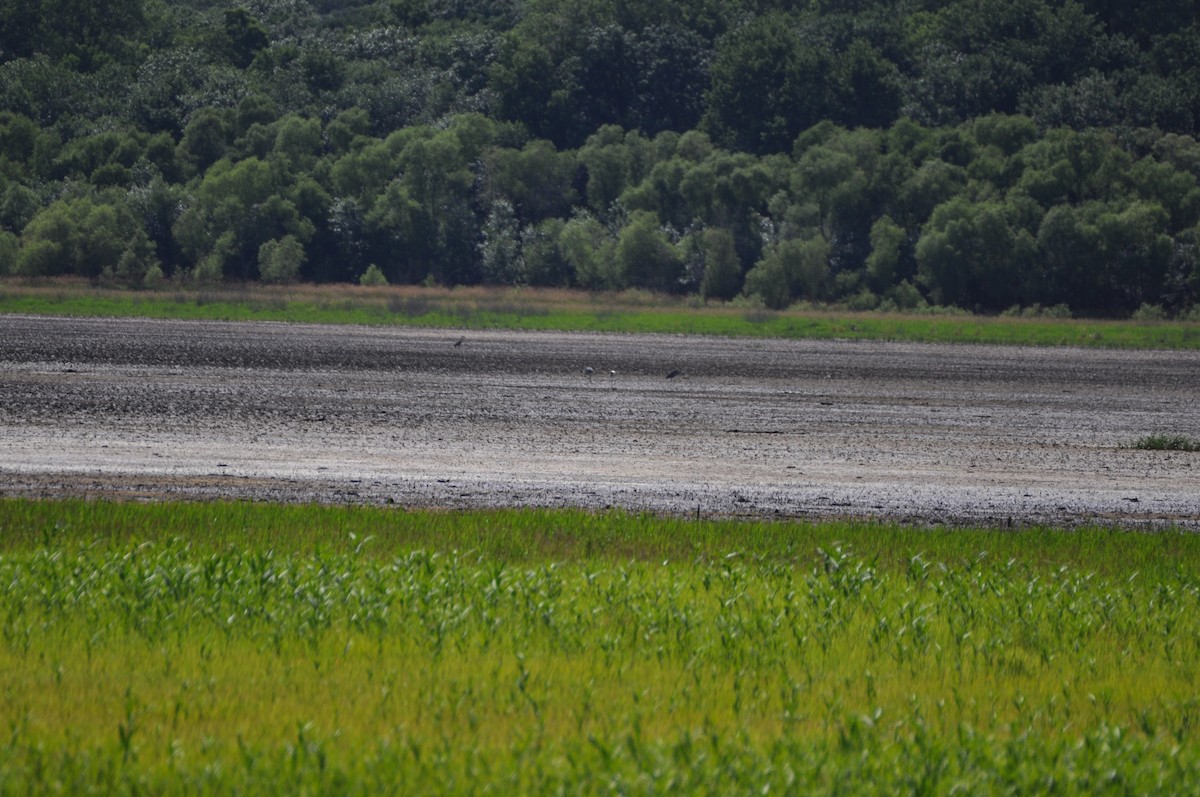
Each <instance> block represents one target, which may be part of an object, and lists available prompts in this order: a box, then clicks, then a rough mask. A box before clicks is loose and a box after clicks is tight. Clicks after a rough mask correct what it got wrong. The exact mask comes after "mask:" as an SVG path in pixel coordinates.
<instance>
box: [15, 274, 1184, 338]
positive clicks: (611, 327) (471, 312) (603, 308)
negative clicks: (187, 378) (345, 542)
mask: <svg viewBox="0 0 1200 797" xmlns="http://www.w3.org/2000/svg"><path fill="white" fill-rule="evenodd" d="M0 313H26V314H33V315H69V316H80V317H84V316H91V317H109V318H118V317H124V318H176V319H194V320H210V321H280V322H294V323H315V324H365V325H372V326H376V325H377V326H422V327H442V328H453V329H526V330H556V331H564V332H623V333H662V334H691V335H722V336H728V337H774V338H793V339H801V338H808V339H826V340H828V339H841V340H883V341H888V340H893V341H912V342H922V343H988V344H1008V345H1017V346H1086V347H1104V348H1128V349H1196V348H1200V321H1168V320H1165V319H1162V318H1161V317H1159V316H1157V314H1154V315H1152V316H1151V317H1140V318H1138V319H1133V320H1123V321H1115V320H1090V321H1089V320H1072V319H1069V318H1061V317H1059V313H1057V312H1056V311H1054V310H1053V309H1050V310H1048V311H1047V310H1042V309H1039V308H1030V309H1027V310H1026V311H1023V312H1013V313H1006V314H1002V315H1000V316H980V315H972V314H969V313H965V312H963V311H961V310H957V309H955V308H943V307H925V308H923V309H922V310H920V311H907V312H881V311H859V312H854V311H850V310H847V309H846V308H845V307H844V306H840V307H839V306H837V305H805V304H798V305H793V306H792V307H791V308H789V309H786V310H770V309H767V308H764V307H762V306H761V305H760V304H758V303H740V302H732V303H726V302H703V301H701V300H700V299H699V298H698V297H681V296H670V295H665V294H654V293H649V292H646V291H638V290H631V291H622V292H615V293H614V292H602V293H587V292H582V291H566V290H561V289H547V288H496V287H486V286H475V287H458V288H436V287H435V288H425V287H415V286H407V287H405V286H373V287H366V286H351V285H343V286H332V285H287V286H280V285H260V284H244V285H229V284H226V285H211V286H207V287H201V286H192V287H189V288H187V289H172V288H170V287H168V286H160V289H157V290H145V289H143V290H139V291H127V290H119V289H111V288H102V287H95V286H90V285H88V284H86V283H81V282H79V281H68V282H63V281H61V280H53V281H50V282H44V281H37V282H33V283H30V282H27V281H24V280H22V281H14V280H9V281H0Z"/></svg>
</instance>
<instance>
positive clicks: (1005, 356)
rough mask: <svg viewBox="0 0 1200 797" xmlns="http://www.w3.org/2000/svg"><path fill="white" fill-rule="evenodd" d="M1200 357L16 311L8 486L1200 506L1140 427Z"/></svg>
mask: <svg viewBox="0 0 1200 797" xmlns="http://www.w3.org/2000/svg"><path fill="white" fill-rule="evenodd" d="M460 338H462V339H463V342H462V345H459V346H455V345H454V344H455V343H456V342H457V341H458V340H459V339H460ZM588 367H591V368H593V370H594V374H592V375H590V376H589V375H587V374H585V368H588ZM675 370H677V371H678V372H679V374H678V376H676V377H675V378H673V379H667V378H666V375H667V374H668V373H670V372H671V371H675ZM610 372H615V373H610ZM1198 376H1200V353H1196V352H1162V351H1150V352H1137V351H1112V350H1087V349H1072V348H1051V349H1041V348H1036V349H1035V348H1015V347H999V346H968V345H961V346H958V345H956V346H945V345H921V344H898V343H863V342H838V341H833V342H818V341H783V340H744V339H741V340H734V339H725V338H707V337H684V336H645V335H598V334H568V333H529V332H499V331H497V332H469V333H466V334H465V336H464V334H463V333H462V332H461V331H447V330H418V329H400V328H365V327H334V326H310V325H292V324H258V323H255V324H245V323H214V322H180V321H148V320H92V319H57V318H42V317H28V316H0V495H64V494H68V495H90V496H105V497H118V496H125V497H134V498H147V499H153V498H160V497H178V498H217V497H231V498H245V499H251V500H260V499H261V500H285V501H311V500H315V501H325V502H343V501H349V502H356V503H358V502H361V503H395V504H399V505H410V506H416V505H419V506H448V507H479V506H483V507H486V506H582V507H606V506H621V507H626V508H630V509H636V510H648V511H655V512H668V513H678V514H686V515H691V514H694V513H695V512H696V511H697V509H699V510H700V511H701V512H702V513H704V514H707V515H745V516H764V517H776V516H789V517H791V516H798V517H823V516H835V515H837V516H858V517H878V518H885V519H898V520H904V521H911V522H918V523H930V522H944V523H954V524H960V523H965V524H975V523H987V524H1001V525H1007V524H1009V523H1011V524H1013V525H1026V524H1030V523H1045V524H1052V525H1066V526H1073V525H1080V524H1090V523H1104V524H1117V525H1122V526H1131V527H1145V526H1161V525H1178V526H1183V527H1187V528H1200V454H1196V453H1187V452H1156V451H1138V450H1133V449H1130V448H1128V444H1130V443H1131V442H1133V441H1134V440H1136V439H1137V438H1138V437H1141V436H1143V435H1145V434H1149V433H1155V432H1168V433H1172V434H1176V433H1177V434H1185V435H1188V436H1190V437H1194V438H1200V396H1198V395H1197V391H1196V389H1195V384H1196V382H1197V377H1198Z"/></svg>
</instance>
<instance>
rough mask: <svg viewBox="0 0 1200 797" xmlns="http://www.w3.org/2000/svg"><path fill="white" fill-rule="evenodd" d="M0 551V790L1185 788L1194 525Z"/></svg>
mask: <svg viewBox="0 0 1200 797" xmlns="http://www.w3.org/2000/svg"><path fill="white" fill-rule="evenodd" d="M0 529H3V534H2V535H0V622H2V625H0V716H2V717H3V718H4V720H5V726H4V727H5V734H4V738H3V739H2V740H0V751H2V752H0V783H2V784H4V786H3V789H4V790H6V791H13V792H22V793H25V792H45V791H67V792H72V793H77V792H78V793H82V792H88V791H104V792H106V793H134V792H141V793H164V794H171V793H200V794H205V793H213V794H215V793H229V792H234V791H236V792H260V793H297V792H309V793H327V792H336V793H369V792H370V793H374V792H376V791H379V790H381V789H383V790H398V791H403V792H422V793H445V794H456V793H478V792H481V791H486V790H491V791H495V792H504V793H543V792H569V793H573V794H600V793H612V792H614V791H616V792H620V793H646V794H650V793H661V792H664V791H671V792H678V793H681V794H715V793H721V794H731V793H733V794H749V793H755V794H761V793H766V792H784V793H788V792H794V793H804V794H827V793H835V792H837V793H844V792H845V791H847V790H852V791H854V792H855V793H864V794H871V793H879V794H891V793H897V792H914V791H922V792H925V793H945V792H949V791H955V790H961V791H965V792H969V793H975V792H989V793H991V792H1015V793H1024V792H1029V791H1045V790H1046V788H1047V784H1051V783H1052V784H1054V787H1055V788H1056V789H1060V790H1062V791H1063V792H1064V793H1084V792H1087V793H1094V792H1095V791H1096V789H1097V788H1110V787H1111V788H1116V789H1119V790H1120V791H1122V792H1131V793H1145V794H1149V793H1156V792H1158V793H1176V794H1178V793H1190V792H1195V791H1196V790H1197V789H1198V788H1200V740H1198V738H1197V729H1198V728H1200V701H1198V700H1197V698H1196V696H1195V690H1194V662H1195V660H1196V658H1197V655H1200V587H1198V581H1197V573H1198V572H1200V568H1198V565H1200V537H1198V536H1196V535H1189V534H1184V533H1172V532H1159V533H1153V534H1145V533H1124V532H1120V531H1114V530H1100V529H1096V530H1084V531H1069V532H1068V531H1050V530H1022V531H1013V532H1007V531H994V530H984V529H979V530H967V529H960V530H948V529H911V528H902V527H897V526H887V525H880V524H873V523H857V522H845V523H820V524H805V523H765V522H764V523H755V522H746V521H703V520H702V521H689V520H681V519H664V518H658V517H652V516H643V515H629V514H625V513H620V512H606V513H586V512H575V511H557V510H556V511H534V510H501V511H487V512H465V513H451V512H429V511H421V512H407V511H402V510H399V509H382V508H350V507H321V506H276V505H265V504H247V503H211V504H186V503H173V504H148V505H144V504H135V503H109V502H88V501H62V502H43V501H25V500H5V501H0ZM1105 784H1108V785H1105ZM1116 784H1119V786H1117V785H1116Z"/></svg>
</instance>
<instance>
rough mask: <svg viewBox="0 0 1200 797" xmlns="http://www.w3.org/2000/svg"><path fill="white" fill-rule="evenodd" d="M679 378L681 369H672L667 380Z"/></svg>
mask: <svg viewBox="0 0 1200 797" xmlns="http://www.w3.org/2000/svg"><path fill="white" fill-rule="evenodd" d="M677 376H679V369H678V368H672V369H671V370H670V372H669V373H668V374H667V379H674V378H675V377H677Z"/></svg>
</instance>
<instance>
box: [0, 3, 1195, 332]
mask: <svg viewBox="0 0 1200 797" xmlns="http://www.w3.org/2000/svg"><path fill="white" fill-rule="evenodd" d="M1197 16H1198V14H1197V9H1196V4H1195V3H1194V2H1193V0H1153V2H1149V3H1138V4H1133V5H1130V4H1127V3H1118V2H1113V1H1112V0H891V1H884V0H810V2H804V3H794V2H781V1H776V2H772V1H771V0H695V1H689V0H618V1H616V2H614V1H613V0H555V1H554V2H550V0H525V1H524V2H521V1H520V0H507V1H506V0H337V1H336V2H335V1H334V0H251V1H250V2H244V3H240V4H238V3H228V2H205V1H204V0H199V1H198V2H195V1H193V2H188V3H182V2H178V0H115V1H112V0H110V1H109V2H104V3H100V2H96V1H95V0H0V276H2V275H5V274H10V275H57V274H72V275H78V276H83V277H87V278H90V279H93V280H97V281H105V282H113V283H122V284H128V285H130V286H135V287H136V286H140V285H146V284H154V283H157V282H160V281H161V280H163V279H173V280H178V281H179V282H180V283H204V282H212V281H221V280H226V281H243V280H263V281H271V282H288V281H293V280H304V281H312V282H351V281H360V280H361V279H362V278H363V276H364V275H365V274H368V273H369V275H370V277H369V279H370V281H371V282H375V283H378V282H380V281H382V280H386V281H388V282H391V283H419V282H436V283H440V284H445V285H458V284H476V283H490V284H500V285H505V284H511V285H522V284H527V285H547V286H569V287H578V288H583V289H592V290H602V289H618V288H626V287H639V288H645V289H649V290H655V291H666V292H675V293H693V294H697V295H699V296H701V297H703V298H704V299H721V300H730V299H735V298H740V299H741V300H743V301H747V302H754V303H759V304H762V305H765V306H767V307H786V306H789V305H791V304H793V303H795V302H801V301H803V302H814V303H818V302H837V303H840V304H842V305H845V306H849V307H852V308H855V309H870V308H876V307H884V308H896V309H905V308H914V307H918V306H922V305H924V304H926V303H929V304H937V305H954V306H957V307H961V308H965V309H968V310H973V311H977V312H1001V311H1005V310H1008V309H1010V308H1014V307H1017V308H1038V307H1042V308H1045V307H1057V308H1062V309H1063V311H1064V312H1066V311H1069V312H1071V313H1073V314H1076V315H1087V316H1124V315H1128V314H1130V313H1132V312H1134V311H1137V310H1138V309H1139V308H1142V309H1143V310H1144V309H1145V308H1153V309H1155V310H1157V311H1161V312H1162V313H1164V314H1168V315H1175V314H1182V313H1189V312H1192V311H1193V308H1195V306H1196V300H1197V297H1198V295H1200V184H1198V182H1197V181H1198V179H1200V142H1198V140H1197V134H1198V132H1200V23H1198V21H1197Z"/></svg>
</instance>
